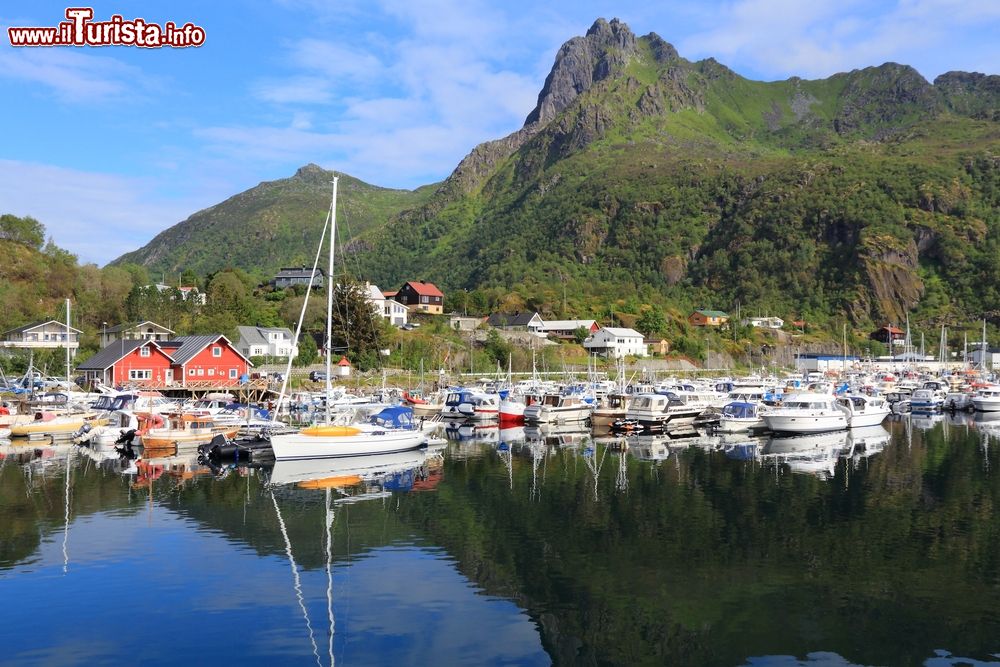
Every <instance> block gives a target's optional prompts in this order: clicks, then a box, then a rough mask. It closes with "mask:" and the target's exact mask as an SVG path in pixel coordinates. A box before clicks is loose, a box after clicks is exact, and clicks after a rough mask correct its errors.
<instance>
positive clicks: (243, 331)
mask: <svg viewBox="0 0 1000 667" xmlns="http://www.w3.org/2000/svg"><path fill="white" fill-rule="evenodd" d="M236 328H237V330H239V332H240V343H241V344H243V345H269V344H270V341H268V339H267V336H265V335H264V334H265V333H271V332H275V331H276V332H278V333H282V334H285V336H286V337H287V338H288V340H291V339H292V331H291V329H286V328H285V327H236Z"/></svg>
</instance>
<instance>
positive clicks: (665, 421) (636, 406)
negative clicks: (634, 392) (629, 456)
mask: <svg viewBox="0 0 1000 667" xmlns="http://www.w3.org/2000/svg"><path fill="white" fill-rule="evenodd" d="M706 407H707V406H706V405H705V404H704V403H701V402H699V401H697V400H694V399H693V398H692V397H691V396H690V395H689V394H687V393H685V392H679V391H670V392H667V393H666V394H639V395H638V396H635V397H634V398H633V399H632V403H631V404H630V405H629V408H628V410H627V411H626V413H625V421H626V422H636V423H638V424H639V426H641V427H642V428H644V429H647V430H659V429H664V428H668V427H669V426H672V425H675V424H685V423H686V424H690V423H691V422H693V421H694V419H695V417H697V416H698V415H700V414H701V413H702V412H704V411H705V409H706Z"/></svg>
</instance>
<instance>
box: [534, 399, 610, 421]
mask: <svg viewBox="0 0 1000 667" xmlns="http://www.w3.org/2000/svg"><path fill="white" fill-rule="evenodd" d="M593 410H594V406H593V405H591V404H590V403H587V402H586V401H584V400H583V399H582V398H580V396H579V395H577V394H572V395H566V394H545V396H543V397H542V400H541V401H539V402H538V403H535V404H533V405H529V406H527V407H526V408H525V409H524V421H525V422H528V423H534V424H545V423H561V422H581V421H586V420H587V419H588V418H589V417H590V413H591V412H593Z"/></svg>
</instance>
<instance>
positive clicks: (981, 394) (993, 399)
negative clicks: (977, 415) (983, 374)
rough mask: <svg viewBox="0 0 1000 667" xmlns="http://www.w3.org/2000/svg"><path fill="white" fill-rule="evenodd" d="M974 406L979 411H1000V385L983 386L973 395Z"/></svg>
mask: <svg viewBox="0 0 1000 667" xmlns="http://www.w3.org/2000/svg"><path fill="white" fill-rule="evenodd" d="M972 407H973V408H975V409H976V411H978V412H997V411H1000V385H995V384H991V385H989V386H986V387H983V388H982V389H980V390H979V391H977V392H976V393H975V395H973V397H972Z"/></svg>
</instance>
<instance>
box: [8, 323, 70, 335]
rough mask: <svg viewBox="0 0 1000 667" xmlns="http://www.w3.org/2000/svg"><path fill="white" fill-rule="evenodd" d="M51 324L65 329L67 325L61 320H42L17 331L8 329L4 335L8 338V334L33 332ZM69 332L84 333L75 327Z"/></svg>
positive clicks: (18, 328)
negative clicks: (53, 323)
mask: <svg viewBox="0 0 1000 667" xmlns="http://www.w3.org/2000/svg"><path fill="white" fill-rule="evenodd" d="M50 322H55V323H56V324H58V325H59V326H60V327H62V328H63V329H65V328H66V324H65V323H64V322H60V321H59V320H42V321H41V322H32V323H31V324H25V325H24V326H23V327H17V328H16V329H8V330H7V331H4V332H3V334H2V335H4V336H6V335H7V334H12V333H23V332H25V331H31V330H32V329H36V328H38V327H40V326H42V325H44V324H48V323H50ZM69 330H70V331H75V332H77V333H83V332H82V331H80V330H79V329H74V328H73V327H70V328H69Z"/></svg>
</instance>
